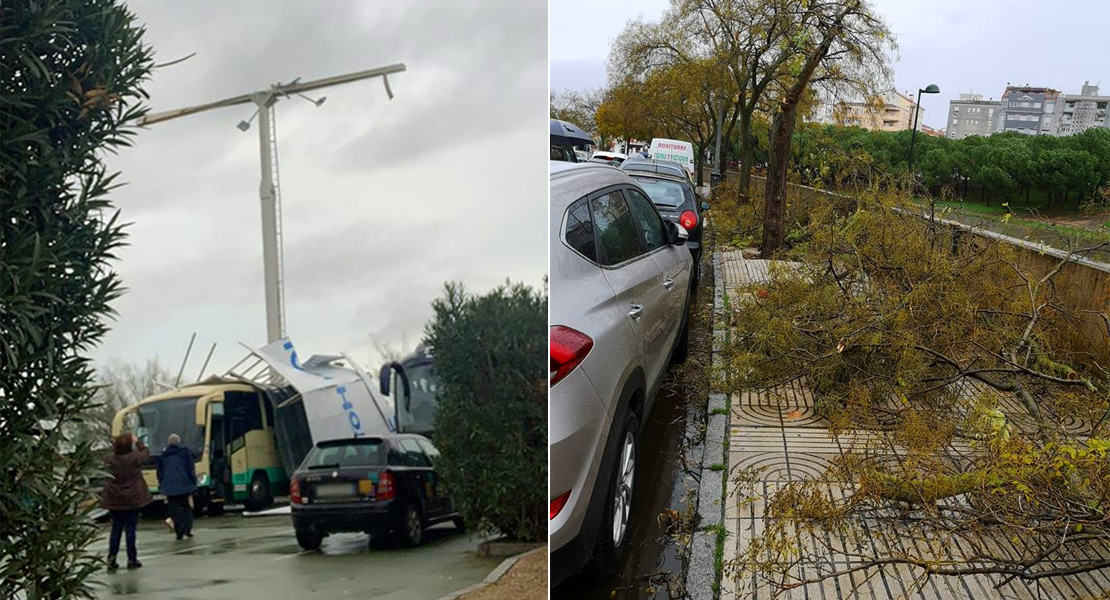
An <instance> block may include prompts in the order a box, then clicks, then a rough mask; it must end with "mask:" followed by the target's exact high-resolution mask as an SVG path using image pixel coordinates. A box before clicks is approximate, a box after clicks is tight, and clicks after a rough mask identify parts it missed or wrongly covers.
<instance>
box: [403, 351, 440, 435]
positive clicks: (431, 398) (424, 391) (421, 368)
mask: <svg viewBox="0 0 1110 600" xmlns="http://www.w3.org/2000/svg"><path fill="white" fill-rule="evenodd" d="M405 374H406V375H407V376H408V378H409V386H410V387H411V388H412V396H411V397H410V398H409V399H407V402H406V399H405V398H403V397H402V398H399V399H398V402H397V414H398V416H399V417H400V423H398V425H399V426H400V430H401V431H405V432H410V433H429V432H431V431H432V430H434V429H435V418H436V390H437V389H438V387H439V382H438V381H437V380H436V378H435V376H434V375H433V373H432V363H430V362H426V363H424V364H418V365H412V366H409V365H405ZM397 383H399V382H397ZM394 389H396V390H400V391H401V394H400V395H401V396H404V391H403V388H402V387H399V386H398V387H395V388H394Z"/></svg>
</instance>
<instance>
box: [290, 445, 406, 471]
mask: <svg viewBox="0 0 1110 600" xmlns="http://www.w3.org/2000/svg"><path fill="white" fill-rule="evenodd" d="M381 448H382V440H381V439H380V438H358V439H350V440H334V441H330V442H320V443H319V444H316V446H315V447H313V448H312V450H311V451H309V453H308V456H306V457H304V462H303V463H301V467H302V468H308V469H311V468H313V467H361V466H367V465H370V466H373V465H383V464H385V461H383V460H382V456H381Z"/></svg>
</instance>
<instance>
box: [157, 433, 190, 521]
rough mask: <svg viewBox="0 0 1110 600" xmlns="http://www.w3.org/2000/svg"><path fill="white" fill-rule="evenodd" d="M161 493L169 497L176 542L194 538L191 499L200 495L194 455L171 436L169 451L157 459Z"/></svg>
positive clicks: (179, 439)
mask: <svg viewBox="0 0 1110 600" xmlns="http://www.w3.org/2000/svg"><path fill="white" fill-rule="evenodd" d="M158 489H159V490H161V491H162V493H163V494H165V495H166V501H167V502H168V503H169V512H170V518H171V519H173V531H174V533H176V534H177V539H179V540H180V539H181V538H183V537H193V510H192V509H191V508H190V507H189V498H190V497H191V496H192V495H193V492H195V491H197V470H196V466H195V465H194V464H193V453H192V452H190V451H189V449H188V448H186V447H185V446H182V445H181V436H179V435H177V434H176V433H174V434H170V437H169V439H168V440H166V449H165V450H163V451H162V456H159V457H158Z"/></svg>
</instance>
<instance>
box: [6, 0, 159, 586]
mask: <svg viewBox="0 0 1110 600" xmlns="http://www.w3.org/2000/svg"><path fill="white" fill-rule="evenodd" d="M142 35H143V29H142V28H141V27H140V26H138V25H137V24H136V23H135V19H134V16H133V15H132V13H131V12H130V11H129V10H127V8H126V7H125V6H124V5H123V3H122V2H117V1H115V0H50V1H45V2H40V1H31V0H13V1H10V2H3V3H0V598H28V599H29V600H34V599H39V598H67V599H68V598H89V597H92V590H91V587H90V585H89V583H88V578H89V576H90V575H91V574H92V573H93V572H94V571H95V570H96V569H97V568H98V567H99V566H100V565H101V564H102V563H101V562H100V559H99V558H97V557H94V556H92V555H90V554H89V553H88V551H87V550H86V548H87V547H88V545H89V543H90V542H92V540H93V539H94V538H95V537H96V534H97V529H96V527H95V526H94V525H93V524H92V523H91V521H90V520H89V519H88V515H87V513H86V511H87V510H88V507H89V506H90V501H91V500H92V499H93V498H92V495H91V492H90V491H89V486H88V483H89V478H90V476H91V475H92V474H94V473H96V472H97V471H98V470H99V465H98V460H97V458H96V455H94V454H93V453H92V452H91V451H90V449H89V447H88V444H87V443H81V442H76V441H75V440H72V439H67V438H70V437H72V435H73V434H74V433H75V432H76V431H78V430H80V429H81V428H80V427H79V425H80V424H81V422H82V420H83V419H85V418H86V415H87V414H88V412H89V409H90V408H92V407H93V405H94V404H95V400H94V399H93V389H92V382H93V376H94V373H93V369H92V365H91V364H90V362H89V359H88V357H87V356H86V353H87V352H88V350H89V349H90V348H91V347H92V346H94V345H95V344H97V343H98V341H99V340H100V338H101V336H103V334H104V333H105V331H106V330H107V327H106V325H105V322H104V320H105V317H106V316H108V315H109V314H110V313H111V307H110V304H111V302H112V301H113V300H114V299H115V298H116V297H118V296H119V294H120V293H121V291H122V287H121V284H120V279H119V276H118V275H117V274H116V273H115V272H114V271H113V270H112V267H111V265H110V261H111V260H112V259H113V258H114V256H113V252H114V251H115V250H116V249H117V248H118V247H119V246H120V245H121V244H122V243H123V240H124V232H123V227H122V225H121V224H120V222H119V221H118V213H117V212H116V211H115V210H114V209H113V207H112V205H111V203H110V201H109V200H108V195H109V193H110V192H111V190H112V189H113V188H114V186H115V185H116V183H115V178H116V175H117V174H113V173H109V171H108V169H107V167H106V166H105V164H104V160H103V159H104V155H105V151H112V150H114V149H115V148H117V147H119V146H123V145H127V144H128V139H129V136H130V135H132V134H133V133H134V132H133V131H132V130H130V129H129V127H128V126H126V125H125V124H126V123H127V122H128V121H132V120H133V119H136V118H138V117H139V116H141V115H142V114H143V112H144V110H145V109H144V108H142V106H141V104H142V101H143V100H144V99H145V98H146V95H145V93H144V92H143V90H142V85H143V82H144V80H145V79H146V78H147V77H148V75H149V74H150V71H151V68H152V59H151V50H150V49H149V48H148V47H146V46H144V45H143V43H142Z"/></svg>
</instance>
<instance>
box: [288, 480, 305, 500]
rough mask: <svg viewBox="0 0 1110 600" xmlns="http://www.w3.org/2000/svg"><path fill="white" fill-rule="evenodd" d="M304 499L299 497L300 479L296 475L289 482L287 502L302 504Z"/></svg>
mask: <svg viewBox="0 0 1110 600" xmlns="http://www.w3.org/2000/svg"><path fill="white" fill-rule="evenodd" d="M303 501H304V499H303V498H301V480H300V479H297V478H296V477H294V478H293V481H290V482H289V503H290V504H303Z"/></svg>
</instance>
